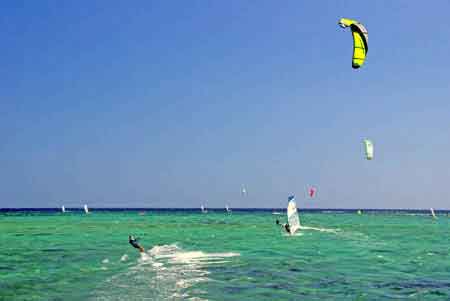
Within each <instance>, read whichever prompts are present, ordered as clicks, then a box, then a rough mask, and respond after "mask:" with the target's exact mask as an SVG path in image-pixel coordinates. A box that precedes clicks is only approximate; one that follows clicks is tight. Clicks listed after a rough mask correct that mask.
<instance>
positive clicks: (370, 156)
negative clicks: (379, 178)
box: [363, 139, 373, 160]
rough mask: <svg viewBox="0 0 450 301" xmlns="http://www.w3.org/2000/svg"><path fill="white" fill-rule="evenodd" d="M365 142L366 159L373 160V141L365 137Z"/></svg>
mask: <svg viewBox="0 0 450 301" xmlns="http://www.w3.org/2000/svg"><path fill="white" fill-rule="evenodd" d="M363 143H364V152H365V154H366V159H367V160H372V159H373V143H372V141H370V140H368V139H364V141H363Z"/></svg>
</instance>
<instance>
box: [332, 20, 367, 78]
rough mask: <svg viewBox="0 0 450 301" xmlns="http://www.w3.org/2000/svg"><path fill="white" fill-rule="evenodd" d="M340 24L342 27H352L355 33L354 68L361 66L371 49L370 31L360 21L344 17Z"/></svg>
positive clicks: (353, 33)
mask: <svg viewBox="0 0 450 301" xmlns="http://www.w3.org/2000/svg"><path fill="white" fill-rule="evenodd" d="M339 26H341V27H342V28H347V27H350V30H351V31H352V35H353V58H352V67H353V69H358V68H360V67H361V66H362V65H363V64H364V61H365V59H366V55H367V52H368V51H369V45H368V43H369V33H368V32H367V29H366V28H365V27H364V26H363V25H362V24H361V23H359V22H358V21H355V20H350V19H346V18H342V19H341V20H339Z"/></svg>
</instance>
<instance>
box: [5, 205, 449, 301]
mask: <svg viewBox="0 0 450 301" xmlns="http://www.w3.org/2000/svg"><path fill="white" fill-rule="evenodd" d="M276 218H281V219H285V216H284V215H281V216H276V215H272V214H271V213H269V212H246V213H239V212H233V213H232V214H225V213H208V214H200V213H192V212H191V213H189V212H178V213H173V212H172V213H167V212H159V213H158V212H152V211H149V212H147V213H146V215H142V216H141V215H138V214H137V212H136V211H129V212H95V211H94V212H93V213H92V214H90V215H82V214H81V213H79V212H76V213H75V212H73V213H69V214H64V215H63V214H61V213H44V212H42V213H28V214H25V213H15V214H11V213H9V214H0V299H1V300H185V299H188V300H379V299H410V300H424V299H425V300H434V299H435V300H445V299H450V254H449V247H450V218H449V217H446V216H441V217H440V218H439V219H438V220H432V219H431V218H430V217H428V216H421V215H415V216H413V215H393V214H392V215H390V214H364V215H361V216H359V215H356V214H350V213H346V214H325V213H320V214H319V213H314V214H313V213H306V214H302V215H301V221H302V223H303V225H304V226H309V227H313V228H316V229H306V230H302V231H301V233H300V234H299V235H296V236H286V235H285V234H283V233H282V232H281V231H280V228H279V227H277V226H276V225H275V219H276ZM319 230H322V231H319ZM324 230H327V231H324ZM128 234H134V235H137V236H139V237H140V242H141V244H142V245H143V246H144V247H146V249H147V254H146V255H144V256H141V255H140V254H139V253H138V252H137V251H136V250H135V249H133V248H132V247H131V246H130V245H129V244H128Z"/></svg>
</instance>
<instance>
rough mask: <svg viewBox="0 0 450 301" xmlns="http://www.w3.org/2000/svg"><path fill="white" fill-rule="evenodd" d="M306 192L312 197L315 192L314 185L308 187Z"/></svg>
mask: <svg viewBox="0 0 450 301" xmlns="http://www.w3.org/2000/svg"><path fill="white" fill-rule="evenodd" d="M308 194H309V197H310V198H313V197H314V195H315V194H316V187H309V189H308Z"/></svg>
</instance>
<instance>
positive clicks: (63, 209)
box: [61, 205, 66, 213]
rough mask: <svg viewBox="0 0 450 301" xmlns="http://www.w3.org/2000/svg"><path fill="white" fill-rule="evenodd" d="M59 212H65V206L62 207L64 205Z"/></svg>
mask: <svg viewBox="0 0 450 301" xmlns="http://www.w3.org/2000/svg"><path fill="white" fill-rule="evenodd" d="M61 212H62V213H64V212H66V208H64V205H63V206H62V207H61Z"/></svg>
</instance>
